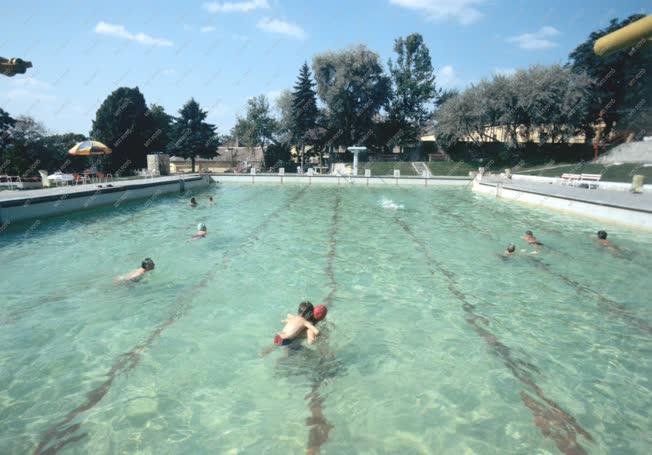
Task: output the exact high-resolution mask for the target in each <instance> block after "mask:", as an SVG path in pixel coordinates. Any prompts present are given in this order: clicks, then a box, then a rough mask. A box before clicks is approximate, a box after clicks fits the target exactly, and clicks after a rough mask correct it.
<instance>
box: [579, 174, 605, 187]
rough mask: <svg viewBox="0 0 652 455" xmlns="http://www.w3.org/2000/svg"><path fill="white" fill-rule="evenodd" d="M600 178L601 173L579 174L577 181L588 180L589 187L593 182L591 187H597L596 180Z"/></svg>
mask: <svg viewBox="0 0 652 455" xmlns="http://www.w3.org/2000/svg"><path fill="white" fill-rule="evenodd" d="M601 178H602V174H582V175H581V176H580V180H579V183H584V182H588V186H589V188H591V184H593V187H595V188H597V187H598V182H599V181H600V179H601Z"/></svg>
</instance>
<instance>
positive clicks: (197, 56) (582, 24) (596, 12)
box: [0, 0, 650, 134]
mask: <svg viewBox="0 0 652 455" xmlns="http://www.w3.org/2000/svg"><path fill="white" fill-rule="evenodd" d="M3 3H4V4H3V27H2V28H3V30H2V34H1V35H0V55H2V56H3V57H5V58H9V57H21V58H24V59H26V60H31V61H32V62H33V65H34V67H33V68H31V69H30V70H28V72H27V74H26V75H18V76H15V77H13V78H7V77H1V78H0V107H2V108H3V109H5V110H7V111H8V112H9V113H10V114H11V115H12V116H14V117H15V116H18V115H31V116H33V117H34V118H36V119H37V120H39V121H41V122H43V124H44V125H45V126H46V127H47V128H48V129H49V130H51V131H53V132H69V131H70V132H79V133H82V134H88V131H89V130H90V128H91V122H92V120H93V118H94V117H95V111H96V110H97V107H98V106H99V105H100V103H101V102H102V101H103V100H104V98H105V97H106V96H107V95H108V94H109V93H110V92H111V91H113V90H114V89H115V88H117V87H119V86H130V87H133V86H138V87H140V90H141V91H142V92H143V94H144V95H145V99H146V100H147V102H148V103H158V104H161V105H163V106H164V107H165V109H166V111H167V112H169V113H173V114H176V112H177V111H178V109H179V108H180V107H181V106H182V104H183V103H184V102H186V101H187V100H188V99H189V98H190V97H194V98H195V99H196V100H197V101H198V102H199V103H200V104H201V105H202V107H203V108H204V109H206V110H208V111H209V120H210V121H211V122H213V123H215V124H216V125H217V126H218V129H219V131H220V132H221V133H225V132H228V130H229V129H230V128H231V127H232V126H233V124H234V123H235V119H236V114H238V113H242V112H243V109H244V105H245V102H246V100H247V98H248V97H250V96H253V95H258V94H261V93H263V94H267V95H268V96H269V97H271V98H274V97H275V96H276V95H277V94H278V93H279V92H280V91H281V90H282V89H285V88H290V87H291V86H292V85H293V84H294V81H295V79H296V76H297V73H298V70H299V67H300V65H301V64H302V63H303V62H304V61H305V60H307V61H308V62H310V61H311V59H312V56H313V55H314V54H316V53H320V52H324V51H327V50H336V49H342V48H345V47H347V46H349V45H352V44H357V43H364V44H366V45H367V46H368V47H369V48H371V49H372V50H374V51H376V52H378V53H379V54H380V56H381V60H382V61H383V63H386V62H387V60H388V58H390V57H393V52H392V46H393V41H394V39H395V38H397V37H399V36H405V35H407V34H409V33H413V32H419V33H421V34H422V35H423V36H424V39H425V41H426V44H427V45H428V47H429V48H430V53H431V56H432V61H433V65H434V66H435V68H436V70H437V73H438V84H439V85H440V86H443V87H457V88H463V87H464V86H466V85H468V84H469V83H473V82H477V81H478V80H480V79H482V78H485V77H489V76H491V74H492V73H494V72H511V71H513V70H514V69H515V68H523V67H527V66H529V65H532V64H537V63H541V64H551V63H564V62H566V60H567V56H568V53H569V52H570V51H571V50H572V49H573V48H574V47H575V46H576V45H577V44H578V43H580V42H581V41H583V40H584V39H586V37H587V36H588V34H589V33H590V32H591V31H593V30H595V29H596V28H601V27H604V26H605V25H606V24H607V23H608V21H609V19H610V18H612V17H618V18H624V17H626V16H628V15H630V14H633V13H644V14H649V13H650V4H649V2H645V1H637V0H612V1H606V0H595V1H594V0H592V1H574V0H550V1H547V0H546V1H544V0H538V1H526V0H521V1H500V0H493V1H491V0H375V1H372V0H331V1H310V0H304V1H301V0H231V1H192V0H190V1H171V0H158V1H150V0H131V1H125V0H113V1H107V2H89V1H84V0H68V1H55V0H51V1H48V2H43V1H32V0H22V1H15V0H12V1H5V2H3Z"/></svg>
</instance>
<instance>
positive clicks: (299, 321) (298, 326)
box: [274, 300, 328, 346]
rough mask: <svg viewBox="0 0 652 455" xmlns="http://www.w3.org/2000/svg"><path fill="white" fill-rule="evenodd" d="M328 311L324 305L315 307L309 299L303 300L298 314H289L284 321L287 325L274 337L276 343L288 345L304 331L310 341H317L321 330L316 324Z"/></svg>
mask: <svg viewBox="0 0 652 455" xmlns="http://www.w3.org/2000/svg"><path fill="white" fill-rule="evenodd" d="M327 313H328V309H327V308H326V306H324V305H317V307H316V308H313V306H312V303H310V302H309V301H307V300H306V301H305V302H301V304H300V305H299V309H298V311H297V314H296V315H294V314H288V316H287V319H285V320H284V321H283V323H284V324H285V327H283V330H281V331H280V332H279V333H278V334H276V336H275V337H274V344H276V345H277V346H287V345H289V344H290V343H292V342H293V341H294V340H296V339H297V338H299V337H301V336H302V335H303V334H304V333H305V334H306V337H307V338H308V343H309V344H312V343H314V342H315V339H316V338H317V335H319V330H318V329H317V328H316V327H315V325H314V324H317V322H319V321H321V320H323V319H324V318H325V317H326V314H327Z"/></svg>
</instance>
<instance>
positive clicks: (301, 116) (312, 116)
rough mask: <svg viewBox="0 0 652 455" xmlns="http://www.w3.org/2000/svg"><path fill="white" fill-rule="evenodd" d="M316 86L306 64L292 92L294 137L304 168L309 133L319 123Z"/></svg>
mask: <svg viewBox="0 0 652 455" xmlns="http://www.w3.org/2000/svg"><path fill="white" fill-rule="evenodd" d="M314 86H315V83H314V82H313V80H312V77H311V75H310V68H308V64H307V63H305V62H304V64H303V66H301V70H300V71H299V78H298V79H297V83H296V84H295V85H294V90H293V91H292V136H293V138H294V141H295V142H296V143H297V144H298V145H299V146H300V148H301V167H302V168H303V156H304V152H305V146H306V142H307V140H308V141H309V137H307V133H308V132H309V131H310V130H311V129H313V128H315V126H316V122H317V98H316V96H315V89H314Z"/></svg>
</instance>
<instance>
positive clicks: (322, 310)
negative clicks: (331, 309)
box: [312, 305, 328, 321]
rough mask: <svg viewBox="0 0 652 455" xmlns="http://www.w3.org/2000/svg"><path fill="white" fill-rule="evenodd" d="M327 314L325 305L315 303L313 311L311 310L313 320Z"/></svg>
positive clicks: (322, 317)
mask: <svg viewBox="0 0 652 455" xmlns="http://www.w3.org/2000/svg"><path fill="white" fill-rule="evenodd" d="M327 314H328V308H327V307H326V305H317V306H316V307H315V309H314V311H313V312H312V315H313V317H314V319H315V321H321V320H323V319H324V318H325V317H326V315H327Z"/></svg>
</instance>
